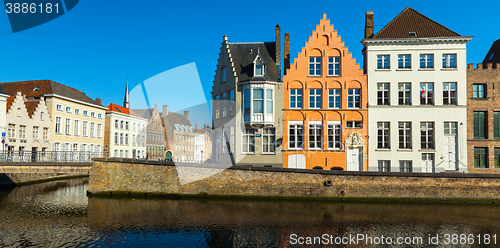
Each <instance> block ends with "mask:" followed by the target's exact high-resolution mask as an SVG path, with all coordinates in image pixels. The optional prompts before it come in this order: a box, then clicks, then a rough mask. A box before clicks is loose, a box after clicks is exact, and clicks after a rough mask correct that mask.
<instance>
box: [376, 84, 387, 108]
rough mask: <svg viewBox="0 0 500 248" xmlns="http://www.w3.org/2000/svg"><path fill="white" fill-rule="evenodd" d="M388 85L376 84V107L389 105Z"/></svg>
mask: <svg viewBox="0 0 500 248" xmlns="http://www.w3.org/2000/svg"><path fill="white" fill-rule="evenodd" d="M389 99H390V84H389V83H377V105H390V103H389Z"/></svg>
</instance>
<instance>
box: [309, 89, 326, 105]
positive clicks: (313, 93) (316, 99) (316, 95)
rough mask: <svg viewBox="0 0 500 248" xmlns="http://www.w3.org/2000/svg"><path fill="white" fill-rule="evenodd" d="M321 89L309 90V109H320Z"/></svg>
mask: <svg viewBox="0 0 500 248" xmlns="http://www.w3.org/2000/svg"><path fill="white" fill-rule="evenodd" d="M322 91H323V90H322V89H309V109H321V94H322V93H323V92H322Z"/></svg>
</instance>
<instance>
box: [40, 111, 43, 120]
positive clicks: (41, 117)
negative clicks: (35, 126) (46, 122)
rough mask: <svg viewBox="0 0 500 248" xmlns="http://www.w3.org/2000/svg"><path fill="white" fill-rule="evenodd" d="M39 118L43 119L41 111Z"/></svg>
mask: <svg viewBox="0 0 500 248" xmlns="http://www.w3.org/2000/svg"><path fill="white" fill-rule="evenodd" d="M40 120H42V121H43V112H41V113H40Z"/></svg>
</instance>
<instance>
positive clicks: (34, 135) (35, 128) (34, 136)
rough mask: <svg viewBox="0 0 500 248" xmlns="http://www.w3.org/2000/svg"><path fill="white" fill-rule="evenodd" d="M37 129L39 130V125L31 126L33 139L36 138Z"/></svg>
mask: <svg viewBox="0 0 500 248" xmlns="http://www.w3.org/2000/svg"><path fill="white" fill-rule="evenodd" d="M38 130H39V127H37V126H34V127H33V139H35V140H37V139H38Z"/></svg>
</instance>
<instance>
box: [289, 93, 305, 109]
mask: <svg viewBox="0 0 500 248" xmlns="http://www.w3.org/2000/svg"><path fill="white" fill-rule="evenodd" d="M290 108H292V109H301V108H302V89H290Z"/></svg>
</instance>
